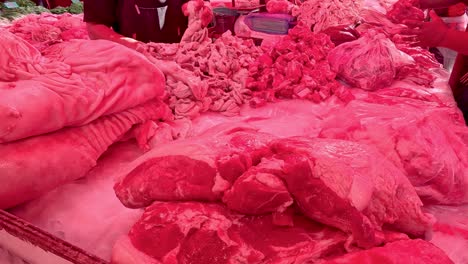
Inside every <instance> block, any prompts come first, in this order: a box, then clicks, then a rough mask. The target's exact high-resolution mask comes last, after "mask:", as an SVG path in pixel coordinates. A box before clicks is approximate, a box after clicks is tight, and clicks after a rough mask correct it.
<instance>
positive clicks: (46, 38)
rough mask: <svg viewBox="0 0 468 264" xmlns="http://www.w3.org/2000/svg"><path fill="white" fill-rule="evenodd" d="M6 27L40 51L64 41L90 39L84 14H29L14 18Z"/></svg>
mask: <svg viewBox="0 0 468 264" xmlns="http://www.w3.org/2000/svg"><path fill="white" fill-rule="evenodd" d="M4 28H6V29H7V30H8V31H10V32H11V33H13V34H15V35H16V36H18V37H20V38H22V39H24V40H26V41H27V42H29V43H30V44H31V45H33V46H34V47H35V48H36V49H38V50H39V51H42V50H44V49H45V48H47V47H49V46H50V45H53V44H56V43H59V42H62V41H69V40H72V39H89V36H88V31H87V30H86V24H85V23H84V22H83V15H82V14H80V15H72V14H68V13H66V14H62V15H54V14H50V13H42V14H39V15H36V14H29V15H27V16H25V17H22V18H19V19H16V20H14V21H13V22H12V23H11V25H8V26H6V27H4Z"/></svg>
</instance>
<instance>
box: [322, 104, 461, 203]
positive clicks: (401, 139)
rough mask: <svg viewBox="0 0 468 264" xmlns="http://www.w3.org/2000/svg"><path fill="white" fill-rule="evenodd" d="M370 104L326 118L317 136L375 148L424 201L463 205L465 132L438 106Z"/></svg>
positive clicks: (354, 106)
mask: <svg viewBox="0 0 468 264" xmlns="http://www.w3.org/2000/svg"><path fill="white" fill-rule="evenodd" d="M369 101H371V102H363V101H361V102H359V103H358V102H351V103H350V104H348V105H347V106H346V107H344V108H343V109H341V111H339V113H336V114H335V115H333V116H330V117H329V118H327V119H326V120H325V122H324V123H323V130H322V132H321V135H320V136H321V137H326V138H339V139H346V140H352V141H357V142H362V143H367V144H369V145H373V146H375V147H377V149H378V150H379V151H380V152H381V153H383V154H384V155H385V157H386V158H387V159H388V160H390V161H391V162H392V163H394V164H395V165H396V166H397V167H399V168H401V169H403V170H404V171H405V172H406V175H407V177H408V179H409V180H410V181H411V183H412V184H413V185H414V186H415V188H416V191H417V193H418V195H419V196H420V197H421V199H422V200H423V201H426V202H432V203H434V202H435V203H444V204H460V203H465V202H466V201H467V200H468V196H467V192H466V189H467V186H468V171H467V170H466V168H467V167H468V166H467V164H468V149H467V148H466V143H464V142H466V138H463V134H464V133H465V134H466V133H467V132H468V130H467V128H466V127H465V126H464V125H463V126H461V125H460V124H457V123H456V122H457V121H454V120H453V117H452V113H451V112H450V111H448V110H447V108H445V109H444V108H441V106H440V105H439V104H434V103H431V102H423V101H420V100H414V99H410V98H404V99H403V98H397V97H395V98H394V99H392V98H389V97H382V98H379V97H372V98H370V99H369ZM449 109H451V108H449ZM462 131H465V132H464V133H463V132H462Z"/></svg>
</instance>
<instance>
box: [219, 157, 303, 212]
mask: <svg viewBox="0 0 468 264" xmlns="http://www.w3.org/2000/svg"><path fill="white" fill-rule="evenodd" d="M269 165H270V164H269V163H268V161H267V160H265V159H264V160H262V162H260V164H258V165H257V166H255V167H251V168H250V169H249V170H247V171H246V172H245V173H244V174H242V176H240V177H239V178H238V179H237V180H236V181H235V183H234V185H233V186H232V188H231V189H229V190H228V191H226V192H225V193H224V197H223V202H224V203H225V204H226V205H227V207H228V208H229V209H231V210H234V211H237V212H240V213H243V214H247V215H257V214H265V213H275V212H279V213H282V212H284V211H285V210H286V209H287V208H288V207H289V206H290V205H292V204H293V202H294V200H293V198H292V197H291V195H290V194H289V192H288V190H287V188H286V186H285V185H284V183H283V181H282V180H281V178H279V177H278V176H277V175H276V173H278V171H280V170H281V168H275V166H276V164H275V163H272V164H271V165H273V168H271V167H269Z"/></svg>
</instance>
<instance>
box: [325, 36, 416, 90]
mask: <svg viewBox="0 0 468 264" xmlns="http://www.w3.org/2000/svg"><path fill="white" fill-rule="evenodd" d="M328 60H329V62H330V65H331V67H332V70H334V71H336V72H337V73H338V77H339V78H341V79H343V80H344V81H345V82H347V83H348V84H349V85H351V86H354V87H358V88H361V89H364V90H370V91H373V90H377V89H380V88H384V87H387V86H389V85H391V84H392V82H393V79H394V78H395V76H396V74H397V68H398V67H401V66H404V65H408V64H412V63H414V60H413V58H411V56H409V55H407V54H405V53H403V52H401V51H399V50H398V49H397V48H396V46H395V44H393V42H392V41H391V40H389V39H388V38H386V37H385V35H384V34H380V33H376V32H375V31H373V30H370V31H369V32H367V33H366V34H365V35H364V36H363V37H361V38H360V39H358V40H355V41H352V42H348V43H345V44H342V45H340V46H338V47H336V48H335V49H333V50H332V51H331V52H330V54H329V55H328Z"/></svg>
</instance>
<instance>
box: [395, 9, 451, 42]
mask: <svg viewBox="0 0 468 264" xmlns="http://www.w3.org/2000/svg"><path fill="white" fill-rule="evenodd" d="M429 16H430V18H431V21H430V22H422V21H414V20H406V21H403V24H405V25H407V26H408V27H409V28H408V29H406V30H403V31H402V32H401V33H402V34H404V35H412V36H415V42H414V44H415V45H417V46H422V47H438V46H440V44H441V43H442V42H443V41H444V39H445V37H446V35H447V32H448V30H449V28H448V26H447V25H446V24H445V23H444V21H443V20H442V19H441V18H440V17H438V16H437V14H436V13H435V12H434V11H433V10H431V11H430V12H429Z"/></svg>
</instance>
